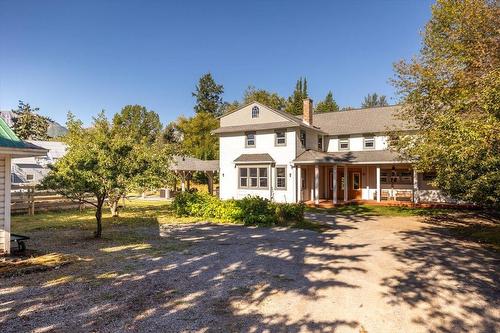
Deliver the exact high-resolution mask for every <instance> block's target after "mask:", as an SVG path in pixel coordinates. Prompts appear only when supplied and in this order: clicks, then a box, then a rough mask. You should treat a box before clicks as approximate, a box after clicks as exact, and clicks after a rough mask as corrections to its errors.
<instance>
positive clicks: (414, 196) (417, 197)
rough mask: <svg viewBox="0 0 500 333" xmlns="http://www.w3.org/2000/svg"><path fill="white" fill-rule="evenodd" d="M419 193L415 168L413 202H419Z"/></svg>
mask: <svg viewBox="0 0 500 333" xmlns="http://www.w3.org/2000/svg"><path fill="white" fill-rule="evenodd" d="M419 201H420V198H419V193H418V173H417V170H415V169H413V203H419Z"/></svg>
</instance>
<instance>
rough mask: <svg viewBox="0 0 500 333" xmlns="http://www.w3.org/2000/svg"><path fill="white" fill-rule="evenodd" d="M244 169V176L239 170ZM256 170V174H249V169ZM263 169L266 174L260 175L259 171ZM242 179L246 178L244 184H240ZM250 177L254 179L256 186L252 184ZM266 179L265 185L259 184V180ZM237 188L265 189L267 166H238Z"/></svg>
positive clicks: (267, 173)
mask: <svg viewBox="0 0 500 333" xmlns="http://www.w3.org/2000/svg"><path fill="white" fill-rule="evenodd" d="M243 169H245V170H246V176H242V175H241V170H243ZM252 169H255V170H256V174H255V175H256V176H251V170H252ZM262 170H265V173H266V175H265V176H262V175H261V172H262ZM242 179H246V186H242V185H241V181H242ZM252 179H256V181H257V183H256V186H252ZM264 179H265V181H266V186H261V181H262V180H264ZM238 188H240V189H247V190H267V189H269V168H268V166H264V165H252V166H238Z"/></svg>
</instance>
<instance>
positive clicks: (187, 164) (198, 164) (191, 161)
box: [170, 155, 219, 171]
mask: <svg viewBox="0 0 500 333" xmlns="http://www.w3.org/2000/svg"><path fill="white" fill-rule="evenodd" d="M172 162H173V163H172V165H171V166H170V168H171V169H172V170H174V171H217V170H219V160H200V159H198V158H196V157H191V156H179V155H176V156H173V157H172Z"/></svg>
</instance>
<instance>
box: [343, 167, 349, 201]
mask: <svg viewBox="0 0 500 333" xmlns="http://www.w3.org/2000/svg"><path fill="white" fill-rule="evenodd" d="M348 179H349V175H348V174H347V165H344V202H347V201H349V180H348Z"/></svg>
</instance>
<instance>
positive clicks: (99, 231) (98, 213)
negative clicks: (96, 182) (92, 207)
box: [94, 199, 104, 238]
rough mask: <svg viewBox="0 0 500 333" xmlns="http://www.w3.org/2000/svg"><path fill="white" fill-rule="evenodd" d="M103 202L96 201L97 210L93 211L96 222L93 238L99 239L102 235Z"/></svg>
mask: <svg viewBox="0 0 500 333" xmlns="http://www.w3.org/2000/svg"><path fill="white" fill-rule="evenodd" d="M103 203H104V200H99V199H98V200H97V209H96V211H95V219H96V222H97V229H96V231H95V232H94V237H95V238H101V235H102V205H103Z"/></svg>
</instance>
